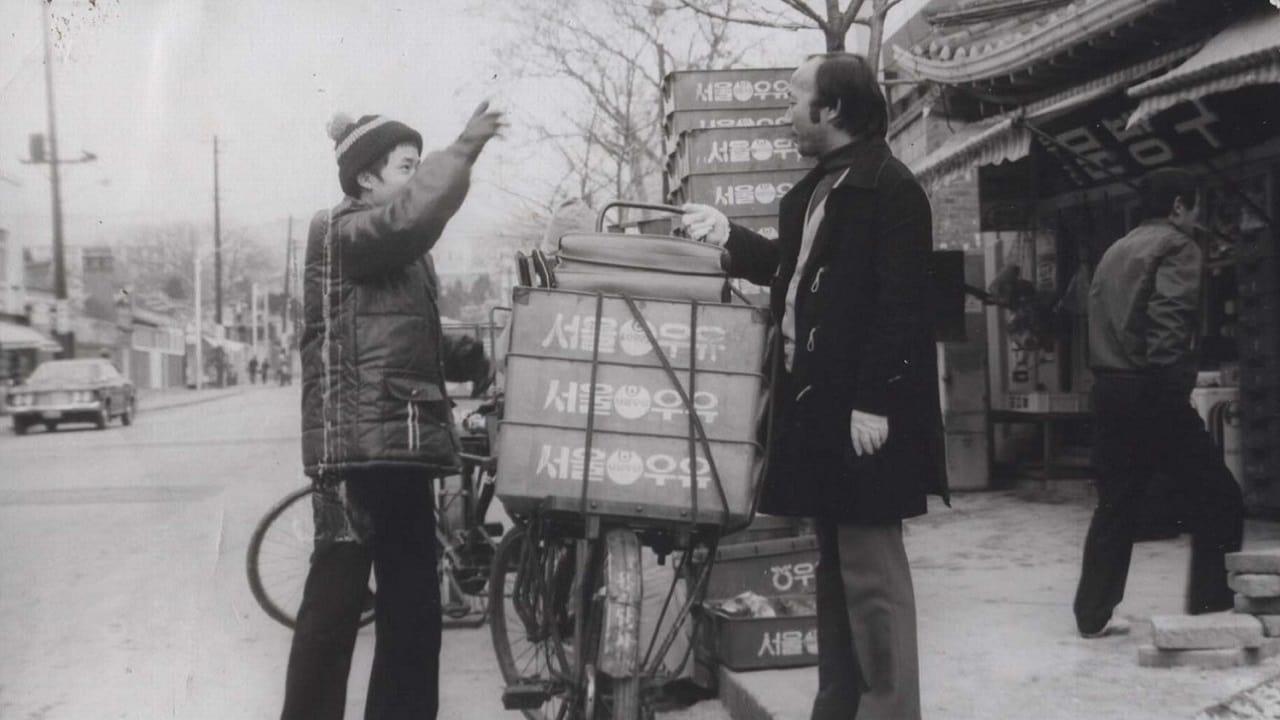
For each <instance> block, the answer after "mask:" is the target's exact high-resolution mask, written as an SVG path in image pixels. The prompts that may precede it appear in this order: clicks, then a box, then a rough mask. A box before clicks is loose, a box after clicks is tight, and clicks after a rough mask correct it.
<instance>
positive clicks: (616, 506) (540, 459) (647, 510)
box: [497, 421, 764, 526]
mask: <svg viewBox="0 0 1280 720" xmlns="http://www.w3.org/2000/svg"><path fill="white" fill-rule="evenodd" d="M586 435H587V433H586V431H585V430H577V429H564V428H556V427H548V426H544V425H532V424H520V423H513V422H510V421H503V422H502V424H501V426H500V428H499V430H498V477H497V495H498V497H499V498H500V499H501V500H502V504H503V506H504V507H505V508H506V509H507V511H508V512H511V513H517V514H523V513H529V512H533V511H535V510H536V511H542V512H551V513H567V514H570V515H576V514H579V513H580V512H581V510H582V509H583V507H582V503H581V498H582V477H583V474H584V472H586V468H585V466H586V464H587V463H586V461H585V458H586V455H587V453H586V439H587V438H586ZM591 441H592V442H591V463H590V475H589V478H588V481H587V504H586V511H587V513H589V514H592V515H604V516H613V517H619V518H624V519H626V520H627V521H628V522H630V523H632V524H636V523H640V524H643V523H644V522H645V521H647V520H653V521H654V522H668V523H669V522H670V521H673V520H674V521H680V522H686V523H687V522H694V521H696V523H697V524H699V525H719V526H724V525H736V524H738V523H742V522H745V521H746V520H747V519H748V517H750V513H751V502H752V499H753V498H754V495H755V487H756V482H757V481H758V478H759V475H760V469H761V465H762V463H763V461H764V454H763V452H762V448H760V446H758V445H757V444H755V443H752V442H737V443H731V442H722V441H712V442H710V443H709V445H710V448H711V459H712V460H714V462H715V469H716V471H717V473H718V474H719V477H720V484H721V487H722V488H723V490H724V495H725V500H727V506H726V503H725V502H722V501H721V497H720V493H719V491H717V489H716V486H715V482H714V479H713V476H712V472H711V462H709V461H708V459H707V456H706V454H705V451H704V449H703V447H702V445H701V443H698V444H696V445H695V454H696V456H697V457H696V459H694V460H691V459H690V457H689V442H688V439H687V438H672V437H653V436H648V435H639V434H633V433H615V432H603V431H599V430H597V431H595V432H594V433H592V436H591ZM694 473H696V478H697V491H696V492H697V516H696V518H695V516H694V504H693V497H692V496H693V492H692V490H691V488H692V487H693V479H694V477H693V475H694ZM726 510H727V512H726Z"/></svg>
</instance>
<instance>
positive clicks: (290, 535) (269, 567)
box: [245, 486, 373, 628]
mask: <svg viewBox="0 0 1280 720" xmlns="http://www.w3.org/2000/svg"><path fill="white" fill-rule="evenodd" d="M314 551H315V507H314V505H313V504H312V488H311V487H310V486H307V487H302V488H299V489H297V490H295V491H293V492H291V493H289V494H288V495H286V496H284V498H282V499H281V500H280V501H279V502H277V503H276V504H275V505H274V506H272V508H271V509H270V510H268V511H267V514H266V515H264V516H263V517H262V519H261V520H259V521H258V526H257V527H256V528H254V531H253V536H252V537H251V538H250V539H249V549H248V552H247V556H246V559H245V567H246V570H247V572H248V575H249V589H250V590H251V591H252V592H253V597H254V599H255V600H257V601H258V604H259V605H261V606H262V609H263V611H265V612H266V613H267V615H269V616H270V617H271V618H272V619H273V620H275V621H276V622H279V623H280V624H281V625H284V626H285V627H288V628H293V627H294V626H295V625H296V623H297V612H298V606H299V605H300V604H301V603H302V591H303V589H304V587H305V586H306V582H307V573H308V572H309V571H310V569H311V556H312V553H313V552H314ZM371 622H373V590H372V589H370V590H369V594H368V596H367V597H366V599H365V606H364V609H363V610H362V611H361V613H360V624H361V625H362V626H363V625H368V624H369V623H371Z"/></svg>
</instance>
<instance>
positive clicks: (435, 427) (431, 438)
mask: <svg viewBox="0 0 1280 720" xmlns="http://www.w3.org/2000/svg"><path fill="white" fill-rule="evenodd" d="M382 382H383V386H384V388H385V395H384V398H385V400H386V405H387V413H386V416H387V417H386V420H388V421H389V422H391V423H392V424H393V425H394V424H400V423H402V424H403V427H404V431H403V432H402V433H396V432H395V431H394V429H393V430H392V431H391V432H390V433H389V435H390V437H392V438H396V437H397V436H399V439H400V440H402V442H403V444H401V443H400V442H396V443H394V445H395V446H398V447H401V448H402V449H407V450H409V451H411V452H414V453H419V454H424V455H428V456H433V457H437V458H446V457H449V456H452V455H453V454H456V453H458V452H460V451H461V450H462V443H461V439H460V438H459V437H458V436H457V432H456V430H455V428H454V427H453V414H452V410H451V409H450V402H449V400H448V398H446V397H445V394H444V391H443V390H442V389H441V387H440V385H439V383H437V382H436V381H435V380H433V379H431V378H429V377H426V376H424V375H417V374H411V373H389V374H387V375H386V376H384V377H383V381H382Z"/></svg>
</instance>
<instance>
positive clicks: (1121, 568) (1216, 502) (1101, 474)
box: [1075, 372, 1244, 632]
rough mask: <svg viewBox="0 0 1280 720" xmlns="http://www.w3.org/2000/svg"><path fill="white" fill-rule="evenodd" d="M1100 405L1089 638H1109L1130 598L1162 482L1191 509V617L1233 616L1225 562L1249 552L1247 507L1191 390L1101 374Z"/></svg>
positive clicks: (1088, 580)
mask: <svg viewBox="0 0 1280 720" xmlns="http://www.w3.org/2000/svg"><path fill="white" fill-rule="evenodd" d="M1093 405H1094V413H1095V416H1096V417H1095V422H1096V430H1097V435H1096V439H1095V443H1094V453H1093V454H1094V458H1093V464H1094V468H1095V470H1096V471H1097V473H1098V507H1097V510H1095V511H1094V514H1093V521H1092V522H1091V523H1090V525H1089V534H1088V537H1087V538H1086V540H1085V546H1084V566H1083V568H1082V570H1081V574H1080V586H1079V589H1078V590H1077V591H1076V599H1075V614H1076V623H1077V625H1078V627H1079V628H1080V630H1081V631H1082V632H1097V631H1099V630H1101V629H1102V628H1103V627H1105V626H1106V624H1107V621H1108V620H1110V619H1111V614H1112V612H1113V611H1114V610H1115V608H1116V606H1117V605H1119V604H1120V601H1121V599H1123V598H1124V586H1125V580H1126V578H1127V577H1128V575H1129V559H1130V556H1131V555H1132V553H1133V537H1134V531H1135V528H1136V527H1137V524H1138V513H1139V510H1140V503H1141V502H1142V501H1143V498H1144V496H1145V490H1146V488H1147V484H1148V483H1150V482H1155V481H1158V482H1168V483H1171V484H1172V485H1173V486H1174V488H1173V489H1176V490H1178V491H1179V492H1178V494H1179V495H1180V496H1181V497H1182V498H1184V499H1185V500H1186V501H1187V502H1186V503H1185V506H1186V508H1187V509H1186V511H1185V512H1186V517H1185V521H1186V523H1187V524H1188V525H1189V526H1190V529H1191V538H1192V539H1191V569H1190V574H1189V577H1188V579H1187V599H1186V609H1187V612H1189V613H1204V612H1214V611H1218V610H1228V609H1230V608H1231V607H1232V592H1231V589H1230V588H1229V587H1228V586H1227V569H1226V566H1225V563H1224V559H1223V558H1224V555H1225V554H1226V553H1229V552H1235V551H1237V550H1239V549H1240V544H1241V540H1242V535H1243V525H1242V519H1243V516H1244V506H1243V501H1242V499H1241V494H1240V488H1239V486H1238V485H1237V484H1236V481H1235V479H1234V478H1233V477H1232V475H1231V471H1230V470H1228V469H1227V467H1226V465H1225V464H1224V462H1223V459H1222V451H1221V450H1220V449H1219V448H1218V447H1217V446H1215V445H1214V443H1213V441H1212V440H1211V439H1210V437H1209V433H1208V432H1207V431H1206V430H1205V427H1204V424H1203V423H1202V421H1201V419H1200V416H1199V415H1198V414H1197V413H1196V411H1195V408H1193V407H1192V406H1191V403H1190V399H1189V397H1188V390H1187V389H1186V388H1179V387H1176V386H1173V387H1171V386H1170V383H1167V382H1163V381H1161V380H1160V379H1159V378H1158V377H1156V376H1154V375H1144V374H1139V373H1106V372H1099V373H1098V374H1097V382H1096V383H1095V384H1094V388H1093Z"/></svg>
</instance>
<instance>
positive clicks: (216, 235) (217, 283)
mask: <svg viewBox="0 0 1280 720" xmlns="http://www.w3.org/2000/svg"><path fill="white" fill-rule="evenodd" d="M213 323H214V326H215V328H216V329H215V330H214V332H215V333H221V332H222V215H221V209H220V208H219V206H218V136H217V135H214V136H213ZM219 337H221V335H219ZM226 384H227V363H226V350H225V349H223V350H222V353H221V355H219V362H218V387H225V386H226Z"/></svg>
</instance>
